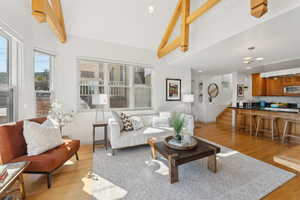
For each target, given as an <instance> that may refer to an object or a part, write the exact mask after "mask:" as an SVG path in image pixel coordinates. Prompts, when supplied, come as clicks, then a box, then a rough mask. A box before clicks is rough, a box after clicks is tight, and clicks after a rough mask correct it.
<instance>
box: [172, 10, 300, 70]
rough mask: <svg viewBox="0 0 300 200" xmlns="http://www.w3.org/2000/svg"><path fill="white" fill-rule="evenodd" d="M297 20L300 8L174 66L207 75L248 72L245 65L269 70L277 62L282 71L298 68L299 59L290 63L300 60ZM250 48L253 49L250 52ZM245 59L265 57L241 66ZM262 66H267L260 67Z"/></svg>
mask: <svg viewBox="0 0 300 200" xmlns="http://www.w3.org/2000/svg"><path fill="white" fill-rule="evenodd" d="M299 19H300V7H298V8H296V9H294V10H292V11H290V12H288V13H285V14H283V15H280V16H278V17H275V18H273V19H271V20H269V21H266V22H264V23H261V24H258V25H256V26H254V27H252V28H251V29H249V30H247V31H244V32H242V33H240V34H238V35H235V36H232V37H230V38H228V39H226V40H223V41H221V42H218V43H217V44H215V45H212V46H210V47H208V48H206V49H204V50H201V51H199V52H197V53H195V54H193V55H190V56H187V57H186V58H184V59H182V60H180V61H178V62H176V65H179V66H191V67H192V68H194V69H198V70H202V71H204V72H207V73H227V72H232V71H247V70H246V67H247V66H250V67H252V68H253V70H251V71H257V72H258V71H264V69H271V68H270V66H273V67H274V68H280V66H279V65H280V64H278V63H281V62H284V65H282V66H283V67H284V68H288V67H291V68H292V67H297V66H298V67H300V62H299V60H298V61H297V62H295V61H293V60H295V59H300V28H299V27H300V20H299ZM250 46H255V47H256V49H255V50H253V51H251V52H249V50H248V47H250ZM246 56H252V57H264V58H265V60H263V61H260V62H255V63H252V64H250V65H248V64H247V65H246V64H244V63H243V58H244V57H246ZM287 61H291V62H287ZM289 63H290V64H289ZM271 64H272V65H271ZM273 64H274V65H273ZM264 65H270V66H269V67H265V68H261V67H262V66H264Z"/></svg>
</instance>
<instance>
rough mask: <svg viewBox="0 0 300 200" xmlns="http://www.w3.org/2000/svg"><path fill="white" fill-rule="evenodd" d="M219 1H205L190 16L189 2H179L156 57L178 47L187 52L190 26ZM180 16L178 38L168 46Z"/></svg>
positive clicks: (185, 0)
mask: <svg viewBox="0 0 300 200" xmlns="http://www.w3.org/2000/svg"><path fill="white" fill-rule="evenodd" d="M220 1H221V0H207V2H206V3H205V4H203V5H202V6H201V7H200V8H199V9H197V10H196V11H194V12H193V13H192V14H190V0H179V1H178V3H177V6H176V9H175V11H174V13H173V16H172V18H171V21H170V23H169V25H168V27H167V30H166V32H165V34H164V37H163V39H162V40H161V43H160V45H159V47H158V50H157V56H158V57H159V58H161V57H163V56H165V55H167V54H168V53H170V52H171V51H173V50H175V49H176V48H178V47H180V49H181V51H183V52H185V51H187V50H188V48H189V34H190V24H191V23H192V22H193V21H194V20H196V19H197V18H198V17H200V16H201V15H203V14H205V13H206V12H207V11H208V10H209V9H210V8H212V7H213V6H214V5H216V4H217V3H218V2H220ZM180 16H181V18H182V19H181V26H180V27H181V28H180V30H181V32H180V36H179V37H177V38H176V39H175V40H173V41H172V42H171V43H170V44H168V42H169V39H170V37H171V34H172V33H173V31H174V28H175V26H176V24H177V21H178V19H179V17H180Z"/></svg>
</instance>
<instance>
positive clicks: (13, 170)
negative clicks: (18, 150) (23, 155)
mask: <svg viewBox="0 0 300 200" xmlns="http://www.w3.org/2000/svg"><path fill="white" fill-rule="evenodd" d="M29 164H30V162H27V161H26V162H17V163H9V164H6V166H7V171H8V177H7V178H6V179H5V180H4V182H1V183H0V199H2V198H4V197H6V196H9V195H17V196H19V198H20V199H25V198H26V195H25V187H24V180H23V172H24V170H25V169H26V168H27V166H28V165H29ZM16 182H19V188H17V189H13V187H12V186H13V185H15V183H16ZM19 198H18V199H19Z"/></svg>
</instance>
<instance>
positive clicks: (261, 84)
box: [252, 74, 266, 96]
mask: <svg viewBox="0 0 300 200" xmlns="http://www.w3.org/2000/svg"><path fill="white" fill-rule="evenodd" d="M252 96H266V79H265V78H262V77H260V74H252Z"/></svg>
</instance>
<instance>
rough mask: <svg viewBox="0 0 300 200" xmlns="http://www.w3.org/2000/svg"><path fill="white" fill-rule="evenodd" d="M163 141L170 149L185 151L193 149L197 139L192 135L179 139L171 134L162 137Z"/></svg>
mask: <svg viewBox="0 0 300 200" xmlns="http://www.w3.org/2000/svg"><path fill="white" fill-rule="evenodd" d="M164 143H165V145H167V146H168V147H169V148H171V149H175V150H181V151H187V150H192V149H194V148H195V147H196V146H197V144H198V141H197V140H196V139H195V138H194V137H192V136H190V137H188V139H185V138H184V139H183V140H181V141H178V140H176V139H175V138H174V137H173V136H169V137H166V138H165V139H164Z"/></svg>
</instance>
